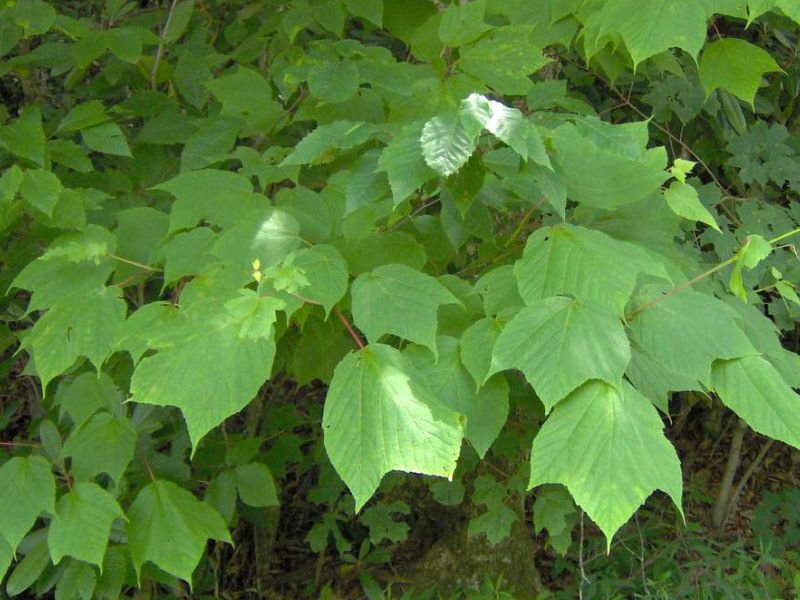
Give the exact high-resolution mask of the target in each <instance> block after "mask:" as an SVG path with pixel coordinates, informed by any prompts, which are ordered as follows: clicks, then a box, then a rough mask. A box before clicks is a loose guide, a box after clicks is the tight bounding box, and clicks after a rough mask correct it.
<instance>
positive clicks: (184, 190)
mask: <svg viewBox="0 0 800 600" xmlns="http://www.w3.org/2000/svg"><path fill="white" fill-rule="evenodd" d="M153 189H155V190H163V191H165V192H168V193H170V194H171V195H173V196H174V197H175V198H176V200H175V202H174V203H173V205H172V208H171V210H170V215H169V233H173V232H175V231H178V230H180V229H189V228H192V227H194V226H195V225H197V224H198V223H199V222H200V221H202V220H206V221H208V222H210V223H213V224H214V225H219V226H221V227H228V226H231V225H235V224H236V223H239V222H241V219H242V216H243V215H244V214H246V213H248V212H250V211H252V210H253V209H254V208H255V207H256V206H257V202H258V201H259V197H258V196H256V195H254V194H253V186H252V184H251V183H250V182H249V181H248V180H247V178H246V177H243V176H241V175H237V174H236V173H231V172H230V171H221V170H217V169H202V170H200V171H189V172H184V173H181V174H180V175H178V176H177V177H174V178H173V179H170V180H169V181H165V182H164V183H160V184H159V185H157V186H154V187H153Z"/></svg>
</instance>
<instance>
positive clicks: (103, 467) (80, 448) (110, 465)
mask: <svg viewBox="0 0 800 600" xmlns="http://www.w3.org/2000/svg"><path fill="white" fill-rule="evenodd" d="M135 444H136V430H135V429H134V428H133V425H132V424H131V422H130V421H129V420H127V419H125V418H122V417H116V416H114V415H111V414H109V413H106V412H102V413H98V414H96V415H95V416H93V417H92V418H91V419H89V420H88V421H87V422H86V423H85V424H84V425H83V426H82V427H81V428H80V429H77V430H76V431H74V432H73V433H72V435H70V436H69V438H68V439H67V441H66V443H65V444H64V456H65V457H69V458H72V469H71V471H72V475H73V476H74V477H75V478H76V479H78V480H81V479H82V480H86V481H88V480H91V479H93V478H94V477H95V476H96V475H99V474H100V473H105V474H107V475H108V476H109V477H110V478H111V480H112V481H114V482H115V483H118V482H119V481H120V479H121V478H122V474H123V473H124V472H125V469H126V468H127V467H128V465H129V464H130V462H131V459H132V458H133V449H134V446H135ZM98 448H102V449H103V451H102V452H98V451H97V449H98Z"/></svg>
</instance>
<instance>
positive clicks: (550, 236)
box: [514, 224, 669, 316]
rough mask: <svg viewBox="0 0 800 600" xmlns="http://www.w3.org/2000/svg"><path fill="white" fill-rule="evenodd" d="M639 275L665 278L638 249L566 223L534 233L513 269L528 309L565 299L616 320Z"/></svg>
mask: <svg viewBox="0 0 800 600" xmlns="http://www.w3.org/2000/svg"><path fill="white" fill-rule="evenodd" d="M640 273H647V274H650V275H654V276H656V277H662V278H664V279H669V276H668V275H667V273H666V271H665V270H664V267H663V266H662V265H661V263H659V262H658V261H657V260H655V259H654V258H653V257H652V256H651V255H650V254H648V252H647V251H646V250H644V249H643V248H641V247H640V246H638V245H635V244H632V243H629V242H622V241H619V240H616V239H614V238H612V237H611V236H608V235H606V234H604V233H601V232H599V231H594V230H591V229H587V228H585V227H576V226H574V225H567V224H563V225H558V226H555V227H549V228H546V227H543V228H541V229H539V230H538V231H536V233H534V234H533V235H532V236H531V237H530V238H528V242H527V244H526V246H525V251H524V253H523V255H522V258H521V259H520V260H518V261H517V263H516V264H515V265H514V276H515V277H516V279H517V284H518V286H519V292H520V295H521V296H522V298H523V299H524V300H525V302H526V303H528V304H532V303H534V302H538V301H539V300H542V299H544V298H547V297H549V296H555V295H557V294H571V295H573V296H575V297H576V298H579V299H584V300H592V301H594V302H596V303H598V304H601V305H603V306H605V307H607V308H610V309H611V310H613V311H614V312H615V313H616V314H617V315H619V316H622V315H623V313H624V311H625V305H626V304H627V303H628V300H629V299H630V297H631V294H632V293H633V290H634V287H635V286H636V279H637V277H638V276H639V274H640Z"/></svg>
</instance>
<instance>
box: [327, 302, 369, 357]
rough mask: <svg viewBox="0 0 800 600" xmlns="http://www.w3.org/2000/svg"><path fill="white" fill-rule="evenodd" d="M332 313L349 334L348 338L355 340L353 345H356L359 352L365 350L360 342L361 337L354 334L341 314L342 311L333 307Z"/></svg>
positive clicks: (353, 330)
mask: <svg viewBox="0 0 800 600" xmlns="http://www.w3.org/2000/svg"><path fill="white" fill-rule="evenodd" d="M333 312H334V314H335V315H336V316H337V317H339V320H340V321H341V322H342V324H343V325H344V326H345V328H346V329H347V331H348V333H350V337H352V338H353V340H355V343H356V344H357V345H358V349H359V350H363V349H364V348H366V345H365V344H364V342H363V341H362V339H361V336H360V335H358V334H357V333H356V330H355V329H353V326H352V325H351V324H350V321H348V320H347V317H345V316H344V315H343V314H342V311H340V310H339V309H338V308H337V307H335V306H334V307H333Z"/></svg>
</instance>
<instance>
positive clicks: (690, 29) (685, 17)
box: [601, 0, 706, 67]
mask: <svg viewBox="0 0 800 600" xmlns="http://www.w3.org/2000/svg"><path fill="white" fill-rule="evenodd" d="M601 15H602V16H601V19H602V24H601V35H606V34H609V33H612V34H613V33H617V34H619V35H620V36H622V39H623V40H624V42H625V46H627V48H628V52H630V55H631V58H632V59H633V65H634V67H636V66H637V65H638V64H639V63H640V62H642V61H643V60H645V59H647V58H650V57H651V56H655V55H656V54H660V53H661V52H664V51H665V50H669V49H670V48H680V49H682V50H686V52H688V53H689V54H690V55H691V56H692V57H693V58H694V57H696V56H697V53H698V52H700V48H702V47H703V44H704V43H705V41H706V9H705V6H704V5H703V2H702V0H684V1H683V2H674V1H673V0H611V2H608V5H607V6H604V7H603V10H602V11H601Z"/></svg>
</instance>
